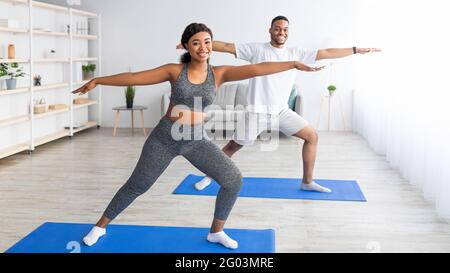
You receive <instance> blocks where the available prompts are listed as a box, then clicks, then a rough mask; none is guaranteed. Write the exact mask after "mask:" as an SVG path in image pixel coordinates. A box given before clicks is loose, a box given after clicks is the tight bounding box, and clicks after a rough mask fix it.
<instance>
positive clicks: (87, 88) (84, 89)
mask: <svg viewBox="0 0 450 273" xmlns="http://www.w3.org/2000/svg"><path fill="white" fill-rule="evenodd" d="M96 86H97V83H96V82H95V79H93V80H90V81H89V82H87V83H86V84H85V85H83V86H82V87H80V88H78V89H77V90H75V91H72V93H73V94H77V93H79V94H80V95H83V94H86V93H87V92H89V91H90V90H92V89H94V88H95V87H96Z"/></svg>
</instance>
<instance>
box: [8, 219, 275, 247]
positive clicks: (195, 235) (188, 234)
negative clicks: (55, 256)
mask: <svg viewBox="0 0 450 273" xmlns="http://www.w3.org/2000/svg"><path fill="white" fill-rule="evenodd" d="M92 226H93V225H91V224H73V223H44V224H43V225H41V226H40V227H38V228H37V229H36V230H34V231H33V232H31V233H30V234H29V235H27V236H26V237H25V238H23V239H22V240H20V241H19V242H18V243H16V244H15V245H14V246H12V247H11V248H10V249H8V250H7V251H6V253H74V252H75V253H274V252H275V231H274V230H273V229H265V230H252V229H225V232H226V233H227V234H228V235H229V236H230V237H231V238H233V239H235V240H237V241H238V242H239V247H238V248H237V249H228V248H225V247H223V246H222V245H219V244H217V243H210V242H208V241H207V240H206V236H207V234H208V231H209V229H208V228H195V227H159V226H129V225H109V226H108V228H107V234H106V235H104V236H103V237H101V238H100V239H99V240H98V242H97V243H96V244H95V245H93V246H91V247H88V246H85V245H84V243H83V242H82V238H83V237H84V236H85V235H86V234H87V233H88V232H89V231H90V230H91V228H92Z"/></svg>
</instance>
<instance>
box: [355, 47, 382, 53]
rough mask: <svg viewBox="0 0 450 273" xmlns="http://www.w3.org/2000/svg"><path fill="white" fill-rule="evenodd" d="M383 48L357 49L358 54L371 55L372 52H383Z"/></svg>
mask: <svg viewBox="0 0 450 273" xmlns="http://www.w3.org/2000/svg"><path fill="white" fill-rule="evenodd" d="M381 51H382V50H381V48H372V47H368V48H358V47H357V48H356V53H359V54H366V53H371V52H381Z"/></svg>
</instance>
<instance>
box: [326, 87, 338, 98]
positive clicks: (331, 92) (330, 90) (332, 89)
mask: <svg viewBox="0 0 450 273" xmlns="http://www.w3.org/2000/svg"><path fill="white" fill-rule="evenodd" d="M327 89H328V92H329V93H330V96H333V94H334V91H336V86H334V85H329V86H328V87H327Z"/></svg>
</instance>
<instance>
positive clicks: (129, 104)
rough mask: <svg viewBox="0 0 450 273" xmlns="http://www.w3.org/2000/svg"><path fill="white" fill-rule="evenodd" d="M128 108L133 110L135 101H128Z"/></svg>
mask: <svg viewBox="0 0 450 273" xmlns="http://www.w3.org/2000/svg"><path fill="white" fill-rule="evenodd" d="M127 108H128V109H131V108H133V100H132V99H127Z"/></svg>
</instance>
